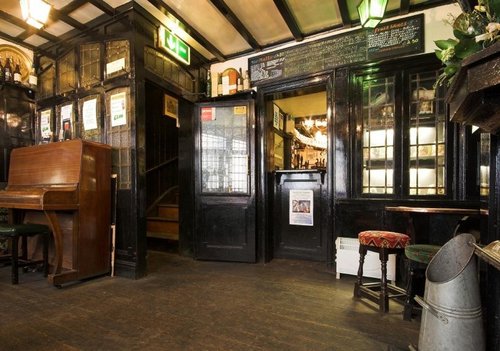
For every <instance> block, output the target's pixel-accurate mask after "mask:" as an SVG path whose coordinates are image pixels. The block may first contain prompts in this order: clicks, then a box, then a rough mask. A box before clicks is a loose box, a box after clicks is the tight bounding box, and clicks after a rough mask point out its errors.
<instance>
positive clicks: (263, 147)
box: [255, 72, 335, 269]
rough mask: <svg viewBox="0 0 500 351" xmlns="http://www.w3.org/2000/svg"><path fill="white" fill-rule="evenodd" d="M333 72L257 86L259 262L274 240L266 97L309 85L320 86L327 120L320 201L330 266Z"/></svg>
mask: <svg viewBox="0 0 500 351" xmlns="http://www.w3.org/2000/svg"><path fill="white" fill-rule="evenodd" d="M333 81H334V77H333V72H326V73H325V72H323V73H319V74H315V75H311V76H309V77H305V78H301V79H294V80H288V81H283V82H280V83H278V84H272V85H263V86H259V87H258V90H257V111H256V117H257V118H256V127H257V130H256V142H255V151H256V176H257V179H256V182H257V208H256V210H257V259H258V261H259V262H269V261H271V260H272V259H273V254H274V242H273V233H272V225H271V220H272V218H270V216H271V213H269V211H270V204H269V194H270V191H272V189H270V184H272V183H271V181H272V176H273V175H272V170H270V169H268V168H269V167H268V166H267V162H266V159H267V157H266V156H267V154H268V150H269V147H271V145H269V143H268V137H267V134H268V133H269V128H270V127H269V126H270V125H272V124H271V123H270V121H269V120H268V119H266V116H267V114H266V97H267V96H269V95H271V94H279V93H283V92H287V91H291V90H299V89H304V88H310V87H313V86H324V87H325V90H326V97H327V123H328V136H327V138H328V144H327V145H328V146H327V147H328V151H327V165H326V171H327V182H326V192H327V194H326V196H325V198H324V199H323V198H322V200H321V201H323V202H324V203H322V206H324V208H325V209H326V213H327V216H326V217H327V219H326V228H325V233H327V240H326V241H327V243H326V245H327V249H326V257H325V260H324V261H325V263H326V265H327V268H329V269H330V268H332V267H334V257H333V254H334V242H333V238H334V233H333V228H334V225H333V217H334V216H333V214H334V213H333V203H334V199H333V196H334V194H335V192H334V178H335V175H334V167H333V164H334V145H335V144H334V142H333V135H334V133H333V125H334V123H333V111H334V109H333V98H332V96H333V91H334V90H333Z"/></svg>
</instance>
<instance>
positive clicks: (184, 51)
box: [159, 26, 191, 65]
mask: <svg viewBox="0 0 500 351" xmlns="http://www.w3.org/2000/svg"><path fill="white" fill-rule="evenodd" d="M159 32H160V33H159V34H160V46H161V47H163V48H164V49H165V50H167V51H168V52H169V53H170V54H171V55H172V56H174V57H175V58H176V59H178V60H179V61H181V62H184V63H185V64H186V65H189V64H190V62H191V49H190V47H189V46H188V45H187V44H186V43H185V42H183V41H182V40H181V39H179V38H178V37H177V36H175V35H174V34H173V33H172V32H171V31H170V30H169V29H168V28H165V27H162V26H160V29H159Z"/></svg>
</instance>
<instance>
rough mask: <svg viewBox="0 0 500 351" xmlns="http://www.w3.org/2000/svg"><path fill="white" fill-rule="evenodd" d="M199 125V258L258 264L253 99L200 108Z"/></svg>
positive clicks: (219, 103) (203, 105)
mask: <svg viewBox="0 0 500 351" xmlns="http://www.w3.org/2000/svg"><path fill="white" fill-rule="evenodd" d="M195 126H196V134H197V148H196V150H197V152H196V154H195V172H196V177H195V178H196V180H195V183H196V184H195V191H196V194H195V202H196V215H195V217H196V233H195V235H196V239H195V240H196V243H195V248H196V250H195V257H196V258H198V259H208V260H220V261H240V262H255V260H256V247H255V238H256V235H255V230H256V229H255V228H256V218H255V168H254V164H255V162H254V155H255V116H254V103H253V100H238V101H223V102H211V103H202V104H198V105H197V118H196V123H195Z"/></svg>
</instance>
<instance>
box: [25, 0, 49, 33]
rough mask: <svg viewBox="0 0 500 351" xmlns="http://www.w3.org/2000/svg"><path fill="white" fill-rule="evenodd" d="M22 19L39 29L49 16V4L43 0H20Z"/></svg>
mask: <svg viewBox="0 0 500 351" xmlns="http://www.w3.org/2000/svg"><path fill="white" fill-rule="evenodd" d="M20 3H21V12H22V14H23V19H24V20H25V21H26V23H28V24H29V25H31V26H33V27H35V28H37V29H40V28H42V27H43V26H44V24H45V22H47V18H48V17H49V11H50V4H49V3H47V2H46V1H44V0H20Z"/></svg>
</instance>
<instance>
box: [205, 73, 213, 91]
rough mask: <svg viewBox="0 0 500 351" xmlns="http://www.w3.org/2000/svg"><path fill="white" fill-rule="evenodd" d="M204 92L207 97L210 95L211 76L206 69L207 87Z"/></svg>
mask: <svg viewBox="0 0 500 351" xmlns="http://www.w3.org/2000/svg"><path fill="white" fill-rule="evenodd" d="M205 94H206V95H207V97H211V96H212V77H211V75H210V70H208V71H207V87H206V91H205Z"/></svg>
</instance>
